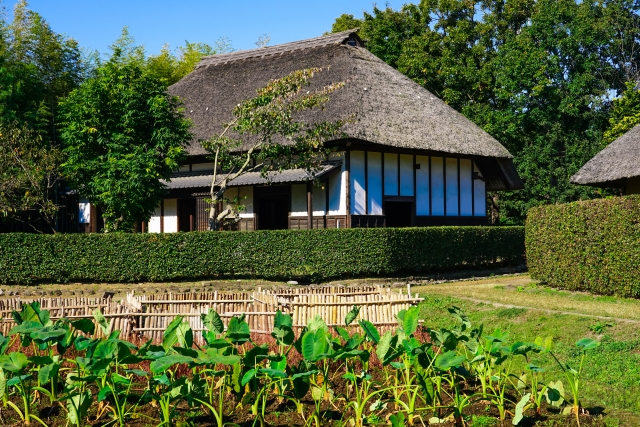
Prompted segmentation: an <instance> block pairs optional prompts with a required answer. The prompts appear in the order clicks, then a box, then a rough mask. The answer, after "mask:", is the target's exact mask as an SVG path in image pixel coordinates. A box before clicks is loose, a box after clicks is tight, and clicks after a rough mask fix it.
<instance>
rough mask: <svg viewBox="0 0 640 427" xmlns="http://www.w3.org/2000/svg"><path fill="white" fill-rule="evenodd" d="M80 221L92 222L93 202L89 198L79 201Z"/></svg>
mask: <svg viewBox="0 0 640 427" xmlns="http://www.w3.org/2000/svg"><path fill="white" fill-rule="evenodd" d="M78 222H79V223H80V224H89V223H90V222H91V203H89V200H87V199H80V202H79V203H78Z"/></svg>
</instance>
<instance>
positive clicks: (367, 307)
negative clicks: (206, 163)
mask: <svg viewBox="0 0 640 427" xmlns="http://www.w3.org/2000/svg"><path fill="white" fill-rule="evenodd" d="M33 301H38V302H39V303H40V307H41V309H46V310H49V313H50V319H51V320H57V319H61V318H67V319H70V320H75V319H80V318H93V312H94V310H96V309H100V311H101V312H102V314H103V315H104V317H105V318H106V319H107V320H108V321H109V332H111V331H114V330H120V331H121V335H120V336H121V337H122V338H123V339H127V338H134V337H137V338H147V339H149V338H150V339H153V340H154V341H160V340H162V336H163V334H164V331H165V330H166V329H167V326H169V324H170V323H171V321H173V319H175V318H176V317H177V316H182V317H183V318H184V319H185V320H186V321H188V322H189V324H190V325H191V328H192V330H193V331H194V332H200V331H204V330H205V327H204V325H203V322H202V319H201V315H202V314H204V313H207V312H208V311H209V310H210V309H213V310H215V311H216V312H217V313H218V314H219V315H220V317H221V318H222V320H223V322H224V323H225V325H227V324H228V322H229V320H230V319H231V317H234V316H241V315H244V316H245V320H246V321H247V323H248V324H249V327H250V329H251V332H252V333H258V334H269V333H271V331H272V330H273V322H274V317H275V313H276V311H277V310H281V311H282V312H283V313H288V314H290V315H291V317H292V319H293V326H294V328H302V327H304V326H305V325H306V324H307V323H308V321H309V319H312V318H314V317H315V316H316V315H318V316H320V317H321V318H322V319H323V320H324V321H325V322H327V324H328V325H329V326H341V325H344V318H345V316H346V315H347V313H348V312H349V311H350V310H351V309H352V307H353V306H354V305H355V306H358V307H360V313H359V314H358V319H366V320H369V321H370V322H372V323H373V324H374V325H376V326H378V327H379V328H381V329H385V328H389V327H393V326H394V325H396V324H397V319H396V316H397V314H398V312H400V310H403V309H407V308H409V307H411V306H412V305H416V304H418V303H419V302H420V301H422V298H419V297H418V294H415V295H414V296H412V295H411V292H410V288H409V287H407V289H406V291H405V290H404V289H391V288H390V287H384V286H380V285H363V286H348V287H345V286H322V287H312V288H286V289H261V288H259V287H258V288H257V289H256V290H255V291H253V292H218V291H212V292H186V293H165V294H143V295H135V294H134V293H133V292H131V293H129V294H127V296H126V298H125V300H123V301H121V302H117V301H113V299H112V298H111V297H110V296H106V297H102V298H85V297H73V298H60V297H58V298H33V299H28V298H27V299H22V298H7V299H0V316H1V319H2V321H1V322H0V332H2V334H3V335H5V336H6V335H8V333H9V331H10V330H11V328H12V327H14V326H15V325H16V322H15V320H14V319H13V316H12V315H11V312H12V311H14V310H16V311H20V310H21V308H22V305H23V304H25V303H30V302H33ZM96 326H97V325H96ZM96 331H98V333H101V332H100V328H98V327H96ZM195 336H196V337H197V338H198V339H199V337H200V334H195Z"/></svg>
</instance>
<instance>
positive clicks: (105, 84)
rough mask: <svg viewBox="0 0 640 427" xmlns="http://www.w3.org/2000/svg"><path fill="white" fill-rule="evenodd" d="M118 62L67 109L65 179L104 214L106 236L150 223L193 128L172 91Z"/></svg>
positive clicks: (65, 105)
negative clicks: (108, 233)
mask: <svg viewBox="0 0 640 427" xmlns="http://www.w3.org/2000/svg"><path fill="white" fill-rule="evenodd" d="M121 59H122V58H120V57H118V56H117V53H116V56H114V57H113V58H112V60H110V61H109V62H107V63H105V64H104V65H103V66H101V67H100V68H98V69H97V70H96V76H95V77H94V78H91V79H88V80H87V81H86V82H85V83H83V84H82V85H81V86H80V87H79V88H78V89H76V90H74V91H73V92H72V93H71V94H70V95H69V96H68V97H67V98H66V99H65V100H64V101H63V102H62V103H61V104H60V110H61V113H62V117H63V119H64V122H63V126H62V139H63V152H64V154H65V156H66V159H65V162H64V163H63V164H62V171H63V173H64V176H65V177H66V178H67V179H68V180H69V182H70V184H71V185H72V186H73V188H75V189H77V191H78V192H79V193H80V195H81V196H82V197H85V198H88V199H89V200H91V202H92V203H95V204H96V205H97V206H98V207H100V208H101V210H102V213H103V217H104V221H105V231H132V230H133V228H134V225H135V223H136V222H137V221H148V220H149V218H150V217H151V215H152V213H153V212H154V210H155V208H156V206H158V203H159V202H160V200H161V198H162V196H163V194H164V193H165V191H166V190H165V187H164V185H163V184H162V183H161V182H160V180H161V179H168V178H169V177H170V176H171V173H172V172H173V171H174V170H176V169H177V168H178V164H179V162H180V161H181V160H183V159H184V158H185V150H184V145H186V144H188V143H189V141H190V140H191V134H190V132H189V126H190V123H189V122H188V121H187V120H186V119H185V118H184V117H183V116H182V114H181V113H180V111H179V107H180V103H179V101H178V100H177V98H175V97H171V96H169V95H168V94H167V93H166V91H165V89H166V84H165V83H164V82H163V81H161V80H160V79H159V78H157V77H155V76H153V75H151V74H150V73H148V72H146V71H145V70H144V69H143V68H142V67H140V65H139V64H136V63H135V62H133V63H129V62H127V61H121Z"/></svg>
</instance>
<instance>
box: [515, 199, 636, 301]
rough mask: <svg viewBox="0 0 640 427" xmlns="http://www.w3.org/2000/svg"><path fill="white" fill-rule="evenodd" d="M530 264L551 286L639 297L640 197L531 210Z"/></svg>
mask: <svg viewBox="0 0 640 427" xmlns="http://www.w3.org/2000/svg"><path fill="white" fill-rule="evenodd" d="M526 247H527V264H528V267H529V272H530V273H531V277H532V278H535V279H538V280H541V281H543V282H546V283H548V284H549V285H552V286H555V287H560V288H564V289H569V290H577V291H588V292H592V293H596V294H604V295H617V296H624V297H633V298H638V297H640V196H627V197H616V198H610V199H600V200H590V201H586V202H576V203H568V204H563V205H553V206H543V207H538V208H534V209H531V210H529V212H528V217H527V223H526Z"/></svg>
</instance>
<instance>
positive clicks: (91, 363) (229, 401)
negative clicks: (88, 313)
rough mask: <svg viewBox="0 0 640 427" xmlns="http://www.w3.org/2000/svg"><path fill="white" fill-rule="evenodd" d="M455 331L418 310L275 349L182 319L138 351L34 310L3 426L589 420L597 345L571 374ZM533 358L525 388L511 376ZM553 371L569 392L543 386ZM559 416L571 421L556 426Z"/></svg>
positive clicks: (105, 328) (459, 322)
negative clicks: (585, 389) (583, 399)
mask: <svg viewBox="0 0 640 427" xmlns="http://www.w3.org/2000/svg"><path fill="white" fill-rule="evenodd" d="M449 312H450V314H451V315H452V316H453V318H454V319H455V321H456V323H455V327H453V328H450V329H442V328H440V329H430V328H426V327H422V326H420V325H419V318H418V317H419V308H418V307H411V308H409V309H406V310H402V311H400V312H399V313H398V315H397V321H398V324H397V327H396V328H395V330H387V331H386V332H384V333H380V331H379V330H378V329H377V328H376V326H374V325H373V324H372V323H371V322H369V321H367V320H363V319H359V314H360V312H359V308H358V307H357V306H354V307H353V308H352V309H351V311H349V312H348V313H347V314H346V316H345V318H344V322H343V324H344V326H334V327H332V328H329V327H328V326H327V324H326V323H325V321H324V320H323V319H322V318H320V317H319V316H316V317H314V318H312V319H310V320H309V322H308V324H307V326H306V327H304V328H303V329H302V331H300V332H299V333H296V332H294V329H293V321H292V318H291V316H290V315H288V314H283V313H282V312H280V311H278V312H277V313H276V315H275V319H274V326H273V330H272V332H271V334H270V337H269V339H267V340H265V339H264V336H260V335H252V333H251V330H250V327H249V324H248V323H247V322H246V320H245V318H244V316H235V317H232V318H231V319H230V320H229V322H228V324H227V325H226V326H225V324H224V323H223V322H222V319H221V317H220V316H219V315H218V314H217V313H216V312H215V311H214V310H210V311H209V312H208V313H206V314H203V315H202V319H201V320H202V323H203V325H204V326H205V330H204V331H202V332H201V333H202V337H203V340H204V344H202V345H198V344H196V342H195V341H194V331H193V330H192V329H191V326H190V325H189V323H188V322H186V321H184V319H183V318H182V317H180V316H178V317H176V318H175V319H174V320H173V322H171V324H170V325H169V326H168V327H167V328H166V331H165V333H164V335H163V337H162V340H161V341H156V342H154V341H147V342H144V343H131V342H129V341H127V340H124V339H121V337H120V331H117V330H116V331H109V324H108V322H107V321H106V319H105V318H104V316H103V315H102V313H101V312H100V310H99V309H96V310H95V312H94V318H93V319H89V318H83V319H74V320H70V319H66V318H62V319H58V320H56V321H52V320H51V319H50V315H49V312H48V311H47V310H42V309H40V306H39V304H38V303H37V302H34V303H31V304H25V305H24V306H23V307H22V309H21V311H19V312H18V311H15V312H14V313H13V317H14V319H15V321H16V323H17V326H15V327H14V328H13V329H12V330H11V331H10V333H9V335H8V336H6V337H4V336H2V337H0V353H1V355H0V398H1V401H2V406H3V410H2V411H1V412H0V414H1V416H2V417H3V419H2V420H1V421H2V423H3V424H4V425H20V424H24V425H44V426H57V425H73V426H76V427H81V426H86V425H100V426H107V425H115V426H132V425H133V426H182V425H194V426H195V425H197V426H204V425H207V426H209V425H214V426H218V427H223V426H225V425H246V426H248V425H256V426H266V425H289V426H293V425H297V426H314V427H319V426H323V425H330V426H334V425H335V426H343V425H345V426H354V427H359V426H364V425H375V424H381V425H384V424H388V425H392V426H394V427H398V426H405V425H426V424H427V423H436V424H439V425H449V426H451V425H457V426H465V425H469V424H470V423H475V422H474V421H473V420H477V419H480V418H478V417H477V414H482V417H484V418H483V419H486V418H489V419H491V420H493V421H494V422H493V424H483V425H498V423H500V424H501V425H533V423H535V422H536V421H538V420H542V419H546V418H547V417H548V416H550V415H554V416H555V415H557V414H565V417H564V418H562V419H563V420H565V421H566V420H573V422H575V423H577V424H578V425H579V424H580V422H581V421H582V422H585V421H587V420H588V421H589V422H590V421H591V419H589V418H585V417H584V416H582V414H583V410H582V408H581V406H580V387H581V372H582V367H583V365H584V363H588V362H587V360H588V357H589V350H591V349H593V348H595V347H597V346H598V342H596V341H594V340H591V339H581V340H579V341H577V343H576V348H575V351H576V352H577V353H578V354H580V355H581V358H580V359H579V360H580V363H579V365H576V366H569V365H567V364H566V363H564V361H563V360H560V359H559V358H558V357H557V356H556V355H555V354H554V352H553V348H552V344H551V339H544V338H540V339H537V340H535V342H521V341H517V340H511V339H509V337H508V336H507V334H505V333H503V332H501V331H500V330H495V331H491V332H489V329H486V330H485V328H484V327H483V326H482V325H477V326H475V325H472V324H471V322H470V321H469V318H468V317H467V316H466V315H465V314H464V313H463V312H462V311H461V310H460V309H458V308H456V307H452V308H450V309H449ZM518 358H524V359H526V360H527V361H529V363H528V364H527V373H526V375H521V374H520V373H516V372H514V371H513V370H512V368H511V367H512V364H513V363H514V361H516V359H518ZM540 358H546V359H547V361H549V360H552V361H554V362H555V363H557V364H558V365H559V366H560V367H561V369H562V372H563V373H564V376H563V378H558V379H557V380H556V381H552V382H549V383H543V382H542V381H541V380H540V374H541V371H542V368H540V367H539V365H538V364H536V363H535V361H536V360H537V359H540ZM558 416H562V415H558Z"/></svg>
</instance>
